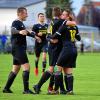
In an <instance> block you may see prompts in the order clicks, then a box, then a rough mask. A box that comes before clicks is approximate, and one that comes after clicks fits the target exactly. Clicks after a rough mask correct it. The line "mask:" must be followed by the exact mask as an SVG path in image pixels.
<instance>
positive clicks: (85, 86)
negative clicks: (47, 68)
mask: <svg viewBox="0 0 100 100" xmlns="http://www.w3.org/2000/svg"><path fill="white" fill-rule="evenodd" d="M28 57H29V61H30V65H31V72H30V89H32V86H33V84H36V83H37V82H38V80H39V78H40V76H41V65H42V64H41V61H42V60H41V59H40V60H41V61H40V63H39V76H38V77H36V76H35V75H34V73H33V69H34V58H35V57H34V55H28ZM11 69H12V56H11V55H8V54H6V55H4V54H1V55H0V100H47V99H48V100H100V53H86V54H84V55H81V54H79V56H78V59H77V68H76V69H74V76H75V81H74V92H75V95H73V96H70V95H69V96H68V95H47V94H46V93H47V87H48V82H46V83H45V84H44V85H43V87H42V93H41V94H39V95H24V94H22V92H23V84H22V69H21V70H20V72H19V74H18V76H17V77H16V79H15V81H14V83H13V85H12V87H11V90H12V91H13V92H14V93H13V94H3V93H2V89H3V87H4V85H5V83H6V80H7V77H8V74H9V72H10V71H11Z"/></svg>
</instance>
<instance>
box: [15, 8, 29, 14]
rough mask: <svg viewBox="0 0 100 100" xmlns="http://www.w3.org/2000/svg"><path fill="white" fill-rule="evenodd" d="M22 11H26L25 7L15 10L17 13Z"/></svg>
mask: <svg viewBox="0 0 100 100" xmlns="http://www.w3.org/2000/svg"><path fill="white" fill-rule="evenodd" d="M23 10H26V11H27V9H26V8H25V7H19V8H18V9H17V13H20V12H23Z"/></svg>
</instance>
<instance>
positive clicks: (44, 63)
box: [42, 61, 46, 72]
mask: <svg viewBox="0 0 100 100" xmlns="http://www.w3.org/2000/svg"><path fill="white" fill-rule="evenodd" d="M42 66H43V70H42V71H43V72H44V71H45V68H46V61H43V62H42Z"/></svg>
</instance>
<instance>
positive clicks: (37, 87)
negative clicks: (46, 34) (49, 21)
mask: <svg viewBox="0 0 100 100" xmlns="http://www.w3.org/2000/svg"><path fill="white" fill-rule="evenodd" d="M66 17H68V15H67V14H66ZM58 20H60V19H58ZM58 22H59V21H58ZM68 23H69V22H68ZM62 24H63V23H62ZM66 24H67V22H66ZM56 25H58V24H56ZM71 25H73V24H72V23H71ZM60 26H61V25H59V27H60ZM56 31H57V30H56ZM56 31H55V32H56ZM53 34H54V33H53ZM56 40H57V41H56ZM58 40H59V39H58V38H57V39H50V42H51V45H53V48H51V51H49V52H50V53H51V54H52V53H56V52H57V50H56V48H55V46H56V44H55V43H57V42H58ZM61 45H62V44H61ZM61 45H60V46H59V48H62V47H61ZM53 50H55V51H53ZM49 55H50V54H49ZM54 55H55V54H54ZM54 55H53V54H52V56H51V57H52V58H53V59H54V57H55V56H54ZM56 56H58V55H56ZM49 59H50V60H52V59H51V58H50V57H49ZM50 60H49V65H50V67H49V69H48V71H46V72H44V74H43V75H42V77H41V79H40V80H39V82H38V84H37V85H35V86H34V87H33V88H34V90H35V92H36V93H37V94H38V93H39V92H40V88H41V86H42V85H43V84H44V83H45V82H46V81H47V80H48V79H49V78H50V77H51V76H52V74H53V72H54V66H55V65H56V61H57V60H56V61H54V65H53V63H51V64H50ZM54 60H55V59H54ZM62 80H63V79H62ZM57 89H58V88H57ZM61 90H62V91H64V88H63V85H62V87H61ZM63 93H64V92H63Z"/></svg>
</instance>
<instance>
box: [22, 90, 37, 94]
mask: <svg viewBox="0 0 100 100" xmlns="http://www.w3.org/2000/svg"><path fill="white" fill-rule="evenodd" d="M23 94H35V93H34V92H32V91H31V90H26V91H24V92H23Z"/></svg>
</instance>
